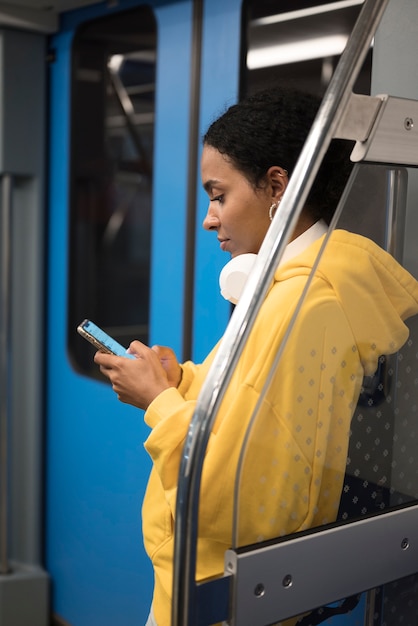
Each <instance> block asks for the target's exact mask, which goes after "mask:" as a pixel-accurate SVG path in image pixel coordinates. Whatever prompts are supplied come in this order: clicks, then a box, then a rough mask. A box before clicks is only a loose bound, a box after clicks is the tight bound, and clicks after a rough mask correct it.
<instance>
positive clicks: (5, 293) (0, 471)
mask: <svg viewBox="0 0 418 626" xmlns="http://www.w3.org/2000/svg"><path fill="white" fill-rule="evenodd" d="M12 184H13V180H12V176H11V175H10V174H5V175H3V176H2V179H1V185H2V190H1V208H0V237H1V239H0V268H1V269H0V271H1V274H0V574H7V573H8V572H9V569H10V568H9V560H8V519H9V515H8V504H9V502H8V482H9V467H8V461H9V459H8V443H9V441H8V439H9V433H8V428H9V415H10V389H11V384H10V382H11V381H10V369H11V367H10V332H11V328H10V309H11V232H12V229H11V221H12Z"/></svg>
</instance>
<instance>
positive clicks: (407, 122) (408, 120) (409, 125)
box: [403, 117, 414, 130]
mask: <svg viewBox="0 0 418 626" xmlns="http://www.w3.org/2000/svg"><path fill="white" fill-rule="evenodd" d="M403 125H404V126H405V129H406V130H412V129H413V128H414V120H413V119H412V117H406V118H405V121H404V123H403Z"/></svg>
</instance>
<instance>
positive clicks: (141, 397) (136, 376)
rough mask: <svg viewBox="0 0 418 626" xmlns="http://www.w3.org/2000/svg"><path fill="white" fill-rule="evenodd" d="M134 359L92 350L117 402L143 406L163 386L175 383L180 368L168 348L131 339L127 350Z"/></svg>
mask: <svg viewBox="0 0 418 626" xmlns="http://www.w3.org/2000/svg"><path fill="white" fill-rule="evenodd" d="M128 351H129V352H130V353H131V354H133V355H134V356H135V357H136V358H135V359H127V358H125V357H119V356H114V355H112V354H104V353H103V352H96V354H95V356H94V361H95V363H97V364H98V365H99V366H100V371H101V372H102V374H104V376H106V377H107V378H108V379H109V380H110V382H111V384H112V387H113V390H114V391H115V393H116V394H117V396H118V398H119V400H120V401H121V402H125V403H127V404H132V405H133V406H136V407H138V408H140V409H147V408H148V406H149V405H150V404H151V402H152V401H153V400H154V399H155V398H156V397H157V396H158V395H159V394H160V393H161V392H162V391H164V390H165V389H168V388H169V387H175V386H177V384H178V382H179V381H180V378H181V368H180V365H179V364H178V362H177V359H176V357H175V355H174V352H173V351H172V350H171V349H170V348H164V347H162V346H154V347H153V348H149V347H148V346H146V345H145V344H143V343H141V342H140V341H133V342H132V343H131V345H130V346H129V350H128Z"/></svg>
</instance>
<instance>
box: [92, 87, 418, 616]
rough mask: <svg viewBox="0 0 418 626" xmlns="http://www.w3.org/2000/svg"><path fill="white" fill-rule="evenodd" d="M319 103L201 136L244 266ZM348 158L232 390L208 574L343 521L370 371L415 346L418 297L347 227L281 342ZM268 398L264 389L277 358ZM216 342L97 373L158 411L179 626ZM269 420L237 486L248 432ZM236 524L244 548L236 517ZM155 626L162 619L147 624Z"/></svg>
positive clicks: (154, 487)
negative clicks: (193, 428)
mask: <svg viewBox="0 0 418 626" xmlns="http://www.w3.org/2000/svg"><path fill="white" fill-rule="evenodd" d="M317 107H318V101H317V100H316V99H315V98H313V97H310V96H302V95H301V94H294V93H283V92H282V91H281V90H277V89H271V90H267V91H264V92H261V93H259V94H255V95H254V96H252V97H250V98H248V99H247V100H246V101H244V102H241V103H239V104H237V105H234V106H232V107H230V109H228V110H227V111H226V112H225V113H224V114H223V115H222V116H221V117H220V118H219V119H218V120H216V121H215V122H214V123H213V124H212V125H211V126H210V128H209V129H208V131H207V133H206V135H205V136H204V142H203V153H202V159H201V176H202V182H203V186H204V188H205V190H206V191H207V193H208V196H209V207H208V211H207V215H206V217H205V219H204V222H203V226H204V228H206V229H207V230H209V231H214V232H215V233H216V235H217V238H218V241H219V244H220V246H221V248H222V250H224V251H225V252H228V253H229V254H230V255H231V257H232V258H233V259H236V258H239V257H240V256H241V255H244V254H248V253H252V254H257V253H258V251H259V248H260V246H261V243H262V241H263V238H264V236H265V234H266V232H267V229H268V228H269V225H270V222H271V219H272V216H273V214H274V212H275V211H276V210H279V209H278V207H279V205H280V201H281V199H282V197H283V194H284V193H285V190H286V186H287V184H288V181H289V178H290V176H291V175H292V171H293V169H294V166H295V163H296V161H297V158H298V155H299V153H300V151H301V148H302V146H303V143H304V141H305V139H306V137H307V134H308V132H309V130H310V127H311V124H312V121H313V119H314V117H315V114H316V111H317ZM347 162H348V159H347V153H346V151H345V150H343V149H342V146H341V145H340V144H337V143H334V145H333V146H332V147H331V149H330V150H329V152H328V155H327V157H326V159H325V161H324V163H323V165H322V167H321V170H320V173H319V175H318V177H317V181H316V183H315V186H314V188H313V189H312V191H311V193H310V195H309V197H308V200H307V203H306V206H305V207H304V210H303V212H302V214H301V217H300V219H299V220H298V223H297V226H296V228H295V231H294V233H293V237H292V241H291V242H290V243H289V245H288V246H287V248H286V250H285V254H284V258H283V259H282V261H281V263H280V266H279V268H278V269H277V271H276V273H275V277H274V281H273V283H272V285H271V287H270V289H269V291H268V293H267V296H266V298H265V301H264V302H263V305H262V307H261V309H260V312H259V315H258V317H257V320H256V322H255V324H254V327H253V329H252V331H251V334H250V337H249V339H248V341H247V343H246V345H245V347H244V350H243V353H242V355H241V357H240V360H239V363H238V365H237V367H236V369H235V372H234V375H233V377H232V380H231V382H230V385H229V387H228V390H227V392H226V394H225V398H224V400H223V402H222V406H221V408H220V410H219V412H218V415H217V418H216V422H215V425H214V428H213V431H212V433H211V437H210V441H209V445H208V449H207V453H206V457H205V463H204V468H203V474H202V483H201V496H200V508H199V530H198V535H199V537H198V560H197V578H198V579H204V578H207V577H210V576H214V575H216V574H221V573H222V572H223V570H224V553H225V550H227V549H228V548H229V547H230V546H231V545H232V544H233V543H234V544H235V545H237V544H238V545H245V544H250V543H253V542H255V541H259V540H263V539H268V538H272V537H277V536H280V535H284V534H288V533H292V532H297V531H300V530H304V529H306V528H309V527H313V526H317V525H320V524H323V523H327V522H331V521H333V520H335V517H336V514H337V509H338V503H339V498H340V493H341V488H342V480H343V475H344V470H345V464H346V457H347V447H348V436H349V435H348V433H349V429H350V420H351V417H352V414H353V411H354V408H355V405H356V401H357V399H358V395H359V392H360V388H361V382H362V379H363V376H364V375H365V374H367V375H370V374H372V373H373V372H374V371H375V370H376V368H377V361H378V358H379V356H380V355H382V354H389V353H393V352H395V351H396V350H398V349H399V348H400V346H401V345H402V344H403V343H404V342H405V340H406V338H407V336H408V330H407V327H406V326H405V324H404V321H403V320H404V319H405V318H406V317H408V316H410V315H413V314H415V313H417V312H418V286H417V283H416V281H415V280H414V279H413V277H412V276H410V275H409V274H408V273H407V272H406V271H405V270H404V269H403V268H402V267H401V266H400V265H398V264H397V263H396V262H395V261H394V259H393V258H392V257H391V256H389V255H388V254H387V253H385V252H384V251H383V250H381V249H380V248H379V247H377V246H376V245H375V244H374V243H372V242H371V241H369V240H368V239H365V238H363V237H360V236H358V235H354V234H350V233H347V232H345V231H335V232H334V233H333V235H332V236H331V239H330V241H329V243H328V245H327V248H326V251H325V253H324V255H323V258H322V260H321V263H320V266H319V269H318V270H317V271H316V273H315V277H314V279H313V281H312V284H311V286H310V288H309V291H308V294H307V296H306V298H305V301H304V304H303V307H302V308H301V311H300V313H299V314H298V316H297V318H296V322H295V324H294V327H293V330H292V332H291V334H290V336H289V337H288V339H287V341H286V343H285V344H284V343H283V339H284V337H285V335H286V330H287V328H288V326H289V323H290V322H291V319H292V315H293V312H294V309H295V307H296V305H297V302H298V300H299V297H300V295H301V293H302V291H303V289H304V286H305V284H306V281H307V278H308V276H309V274H310V271H311V268H312V266H313V264H314V262H315V258H316V255H317V253H318V250H319V248H320V245H321V242H322V238H323V235H324V232H325V231H326V221H327V220H328V219H329V217H330V215H331V214H332V212H333V210H334V209H335V206H336V202H337V200H338V197H339V195H340V193H341V190H342V184H343V183H344V182H345V180H346V178H347V167H346V165H345V164H346V163H347ZM283 345H284V349H283V353H282V356H281V358H280V360H279V362H278V365H277V367H276V369H275V371H274V375H273V377H272V380H271V383H270V384H269V386H268V389H267V392H266V394H265V395H263V388H264V384H265V382H266V380H267V378H268V375H269V372H270V369H271V367H272V364H273V362H274V360H275V357H276V354H277V352H278V350H279V348H281V347H283ZM216 349H217V348H216V346H215V348H214V349H213V351H212V352H211V353H210V354H209V356H208V357H207V358H206V359H205V361H204V362H203V363H202V364H200V365H196V364H194V363H191V362H187V363H184V364H183V365H180V364H179V363H178V362H177V359H176V357H175V355H174V353H173V352H172V351H171V350H170V349H169V348H164V347H161V346H154V347H153V348H148V347H147V346H145V345H143V344H142V343H140V342H138V341H134V342H132V344H131V345H130V348H129V351H130V352H131V353H134V354H135V355H136V357H137V359H135V360H128V359H124V358H122V357H115V356H109V355H105V354H102V353H100V352H98V353H97V354H96V356H95V361H96V363H98V364H99V365H100V369H101V371H102V372H103V374H104V375H105V376H107V377H108V378H109V380H110V381H111V383H112V385H113V389H114V390H115V392H116V393H117V394H118V397H119V399H120V400H121V401H122V402H127V403H129V404H132V405H134V406H137V407H139V408H142V409H145V411H146V412H145V421H146V423H147V424H148V425H149V427H150V428H151V429H152V430H151V433H150V435H149V437H148V439H147V441H146V442H145V448H146V450H147V451H148V453H149V454H150V456H151V458H152V461H153V469H152V472H151V476H150V479H149V484H148V488H147V492H146V495H145V500H144V505H143V532H144V540H145V545H146V549H147V552H148V554H149V556H150V558H151V560H152V562H153V566H154V572H155V590H154V598H153V613H154V617H153V619H155V622H154V623H156V624H158V626H168V625H169V624H170V612H171V593H172V555H173V524H174V515H175V506H176V493H177V491H176V489H177V476H178V469H179V464H180V459H181V455H182V449H183V444H184V441H185V437H186V434H187V431H188V426H189V422H190V419H191V417H192V415H193V412H194V407H195V404H196V400H197V397H198V395H199V391H200V389H201V386H202V384H203V381H204V379H205V377H206V375H207V373H208V370H209V368H210V365H211V363H212V360H213V357H214V354H215V353H216ZM254 410H257V418H256V420H255V421H254V425H253V426H252V429H251V436H250V438H249V443H247V445H246V452H245V457H244V462H243V463H242V467H241V473H240V491H239V493H240V499H239V502H238V505H237V509H236V510H235V511H234V487H235V481H236V474H237V466H238V463H239V456H240V451H241V449H242V446H243V443H244V440H245V437H246V432H247V428H248V427H249V424H250V422H251V419H252V416H253V412H254ZM234 514H236V515H237V516H238V525H237V532H236V535H235V537H232V527H233V517H234ZM150 623H151V624H152V623H153V622H150Z"/></svg>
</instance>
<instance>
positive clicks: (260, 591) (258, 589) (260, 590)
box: [254, 583, 266, 598]
mask: <svg viewBox="0 0 418 626" xmlns="http://www.w3.org/2000/svg"><path fill="white" fill-rule="evenodd" d="M265 592H266V590H265V588H264V585H263V583H258V585H256V587H255V589H254V595H255V596H257V598H261V597H262V596H264V594H265Z"/></svg>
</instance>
